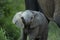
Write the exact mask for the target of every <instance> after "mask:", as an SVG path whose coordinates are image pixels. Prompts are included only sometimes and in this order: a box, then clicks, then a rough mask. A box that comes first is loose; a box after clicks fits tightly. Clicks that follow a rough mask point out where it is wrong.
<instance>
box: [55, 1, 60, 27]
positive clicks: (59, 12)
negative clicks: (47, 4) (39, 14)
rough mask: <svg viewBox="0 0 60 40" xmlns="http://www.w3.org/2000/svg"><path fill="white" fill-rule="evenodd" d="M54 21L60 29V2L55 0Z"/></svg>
mask: <svg viewBox="0 0 60 40" xmlns="http://www.w3.org/2000/svg"><path fill="white" fill-rule="evenodd" d="M55 3H56V4H55V12H54V21H55V22H56V24H57V25H58V26H59V27H60V0H55Z"/></svg>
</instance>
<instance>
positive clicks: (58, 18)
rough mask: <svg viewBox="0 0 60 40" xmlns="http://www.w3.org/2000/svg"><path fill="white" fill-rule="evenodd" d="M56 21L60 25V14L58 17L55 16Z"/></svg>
mask: <svg viewBox="0 0 60 40" xmlns="http://www.w3.org/2000/svg"><path fill="white" fill-rule="evenodd" d="M54 21H55V22H56V24H57V25H58V26H59V27H60V16H58V15H57V16H56V17H54Z"/></svg>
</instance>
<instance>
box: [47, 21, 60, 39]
mask: <svg viewBox="0 0 60 40" xmlns="http://www.w3.org/2000/svg"><path fill="white" fill-rule="evenodd" d="M48 40H60V28H59V27H58V26H57V24H56V23H55V22H52V21H51V22H50V23H49V31H48Z"/></svg>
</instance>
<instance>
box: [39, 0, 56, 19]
mask: <svg viewBox="0 0 60 40" xmlns="http://www.w3.org/2000/svg"><path fill="white" fill-rule="evenodd" d="M38 3H39V6H40V7H41V9H42V11H43V12H44V15H45V16H46V17H47V18H48V19H49V20H50V19H52V18H53V14H54V11H55V3H54V0H38Z"/></svg>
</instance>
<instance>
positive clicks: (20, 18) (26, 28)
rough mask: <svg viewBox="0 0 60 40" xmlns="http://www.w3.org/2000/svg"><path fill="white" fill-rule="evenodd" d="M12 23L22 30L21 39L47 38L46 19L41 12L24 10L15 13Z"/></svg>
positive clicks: (39, 39)
mask: <svg viewBox="0 0 60 40" xmlns="http://www.w3.org/2000/svg"><path fill="white" fill-rule="evenodd" d="M13 23H14V24H16V25H17V26H18V27H20V28H21V29H22V30H23V31H22V36H21V40H27V35H28V36H29V39H30V40H47V36H48V26H47V25H48V21H47V19H46V17H45V16H44V15H43V13H41V12H38V11H31V10H26V11H22V12H18V13H16V15H15V16H14V17H13Z"/></svg>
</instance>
